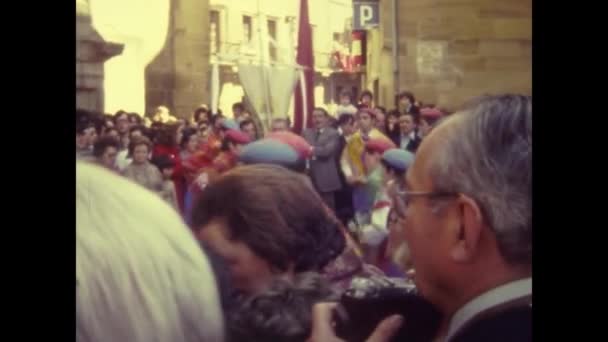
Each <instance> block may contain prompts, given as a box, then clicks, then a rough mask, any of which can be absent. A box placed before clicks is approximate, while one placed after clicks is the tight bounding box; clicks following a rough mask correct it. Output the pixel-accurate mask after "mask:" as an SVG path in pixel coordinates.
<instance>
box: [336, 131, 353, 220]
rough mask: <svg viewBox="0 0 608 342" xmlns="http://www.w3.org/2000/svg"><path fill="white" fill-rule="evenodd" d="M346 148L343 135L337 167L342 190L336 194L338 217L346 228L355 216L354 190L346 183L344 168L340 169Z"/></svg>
mask: <svg viewBox="0 0 608 342" xmlns="http://www.w3.org/2000/svg"><path fill="white" fill-rule="evenodd" d="M345 146H346V138H344V136H343V135H341V136H340V141H339V143H338V152H337V153H336V167H337V168H338V176H339V177H340V182H341V185H342V189H340V190H339V191H338V192H336V197H335V198H336V215H337V216H338V218H339V219H340V221H342V224H344V225H345V226H346V225H347V224H348V221H349V220H350V219H352V217H353V215H354V210H353V190H352V188H351V186H350V185H349V184H348V183H346V177H345V176H344V172H342V168H341V167H340V157H341V156H342V151H344V147H345Z"/></svg>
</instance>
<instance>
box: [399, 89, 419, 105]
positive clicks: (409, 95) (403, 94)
mask: <svg viewBox="0 0 608 342" xmlns="http://www.w3.org/2000/svg"><path fill="white" fill-rule="evenodd" d="M404 97H407V98H408V100H410V103H411V104H412V105H414V102H416V98H415V97H414V94H413V93H412V92H410V91H403V92H401V93H399V95H397V103H396V105H397V107H399V101H401V99H402V98H404Z"/></svg>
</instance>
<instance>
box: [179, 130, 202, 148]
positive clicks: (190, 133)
mask: <svg viewBox="0 0 608 342" xmlns="http://www.w3.org/2000/svg"><path fill="white" fill-rule="evenodd" d="M197 133H198V130H197V129H196V128H186V129H184V131H183V132H182V139H181V140H180V141H179V147H180V148H181V149H182V150H183V149H185V148H186V145H188V141H190V137H191V136H193V135H196V134H197Z"/></svg>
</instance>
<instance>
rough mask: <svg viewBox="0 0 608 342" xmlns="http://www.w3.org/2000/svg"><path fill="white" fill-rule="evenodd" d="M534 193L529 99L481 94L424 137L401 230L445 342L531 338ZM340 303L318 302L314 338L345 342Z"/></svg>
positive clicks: (388, 334)
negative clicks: (335, 317)
mask: <svg viewBox="0 0 608 342" xmlns="http://www.w3.org/2000/svg"><path fill="white" fill-rule="evenodd" d="M531 195H532V98H531V97H529V96H522V95H511V94H505V95H495V96H484V97H482V98H480V99H478V100H477V101H475V102H474V103H471V104H470V106H468V107H467V108H465V109H464V110H462V111H459V112H457V113H454V114H453V115H451V116H449V117H447V118H446V119H445V120H444V121H442V122H441V123H439V124H438V125H437V126H436V127H435V128H433V130H432V131H431V132H430V134H429V135H428V136H426V137H425V139H424V140H423V141H422V144H421V145H420V148H419V149H418V152H417V155H416V159H415V160H414V162H413V164H412V166H411V167H409V168H408V170H407V173H406V176H405V190H404V191H403V192H401V193H400V194H398V196H396V197H395V201H397V200H399V201H400V202H401V204H402V206H401V208H402V209H403V210H401V212H400V213H399V216H400V218H401V220H400V222H401V223H400V224H399V232H397V234H398V235H400V236H401V238H402V239H403V240H404V241H407V245H408V248H409V250H410V255H411V258H410V262H411V264H412V266H413V268H414V269H415V271H416V272H415V276H414V282H415V284H416V287H417V289H418V291H419V293H420V294H421V295H422V296H423V297H424V298H426V299H427V300H429V301H430V302H431V303H433V304H434V305H435V306H436V307H437V308H438V309H439V310H440V311H441V313H442V314H443V316H444V322H443V323H444V324H443V326H444V328H443V329H441V330H443V331H440V332H439V336H437V338H438V339H439V340H441V341H446V342H477V341H484V342H485V341H493V342H500V341H505V342H506V341H532V229H533V227H532V196H531ZM395 208H397V206H395ZM391 237H392V236H391ZM334 307H335V304H333V303H332V304H316V306H315V308H314V309H313V312H314V314H313V323H312V326H313V329H312V330H313V332H312V334H311V338H310V339H309V340H308V341H311V342H317V341H323V342H327V341H334V342H335V341H341V340H340V339H338V338H337V337H336V336H334V335H335V334H334V333H333V327H332V325H331V324H332V313H333V311H332V310H333V309H334ZM407 324H408V317H399V316H391V317H388V318H386V319H385V320H384V321H382V322H381V323H380V324H379V325H378V326H377V329H376V330H375V331H374V332H373V333H372V334H371V335H370V338H369V339H368V341H375V342H380V341H392V340H393V339H392V336H394V333H395V332H396V331H397V329H399V327H400V326H401V325H407Z"/></svg>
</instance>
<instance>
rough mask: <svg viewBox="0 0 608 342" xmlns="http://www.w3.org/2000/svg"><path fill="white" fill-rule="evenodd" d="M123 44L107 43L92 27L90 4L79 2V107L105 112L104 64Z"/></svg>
mask: <svg viewBox="0 0 608 342" xmlns="http://www.w3.org/2000/svg"><path fill="white" fill-rule="evenodd" d="M122 49H123V45H122V44H116V43H112V42H107V41H105V40H104V39H103V38H102V37H101V36H100V35H99V33H98V32H97V31H96V30H95V29H94V28H93V26H92V24H91V13H90V7H89V2H88V1H85V0H77V1H76V108H77V109H85V110H90V111H94V112H103V110H104V89H103V81H104V68H103V63H104V62H105V61H107V60H108V59H110V58H112V57H114V56H116V55H119V54H120V53H121V52H122Z"/></svg>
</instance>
